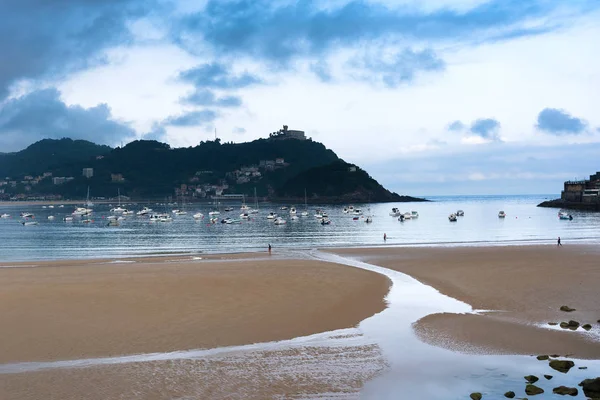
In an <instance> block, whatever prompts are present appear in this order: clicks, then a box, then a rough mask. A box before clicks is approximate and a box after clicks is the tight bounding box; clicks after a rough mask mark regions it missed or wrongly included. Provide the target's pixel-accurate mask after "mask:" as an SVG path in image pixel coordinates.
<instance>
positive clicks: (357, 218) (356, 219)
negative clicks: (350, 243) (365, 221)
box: [352, 217, 360, 221]
mask: <svg viewBox="0 0 600 400" xmlns="http://www.w3.org/2000/svg"><path fill="white" fill-rule="evenodd" d="M359 219H360V217H352V221H358V220H359Z"/></svg>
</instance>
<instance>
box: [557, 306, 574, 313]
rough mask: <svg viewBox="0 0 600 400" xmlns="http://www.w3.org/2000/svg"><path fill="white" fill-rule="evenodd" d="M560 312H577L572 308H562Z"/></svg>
mask: <svg viewBox="0 0 600 400" xmlns="http://www.w3.org/2000/svg"><path fill="white" fill-rule="evenodd" d="M560 311H564V312H572V311H577V310H575V309H574V308H571V307H569V306H561V307H560Z"/></svg>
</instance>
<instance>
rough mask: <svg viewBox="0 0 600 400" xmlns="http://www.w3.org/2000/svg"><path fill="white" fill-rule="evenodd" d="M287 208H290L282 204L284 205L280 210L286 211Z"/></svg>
mask: <svg viewBox="0 0 600 400" xmlns="http://www.w3.org/2000/svg"><path fill="white" fill-rule="evenodd" d="M287 209H288V208H287V206H282V207H281V208H280V210H281V211H286V210H287Z"/></svg>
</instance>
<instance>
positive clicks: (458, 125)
mask: <svg viewBox="0 0 600 400" xmlns="http://www.w3.org/2000/svg"><path fill="white" fill-rule="evenodd" d="M465 128H466V126H465V124H463V123H462V122H461V121H458V120H456V121H454V122H451V123H450V124H448V130H449V131H452V132H460V131H463V130H465Z"/></svg>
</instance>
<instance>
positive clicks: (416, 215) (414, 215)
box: [410, 211, 419, 219]
mask: <svg viewBox="0 0 600 400" xmlns="http://www.w3.org/2000/svg"><path fill="white" fill-rule="evenodd" d="M410 215H411V217H412V219H415V218H419V213H418V212H416V211H411V212H410Z"/></svg>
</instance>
